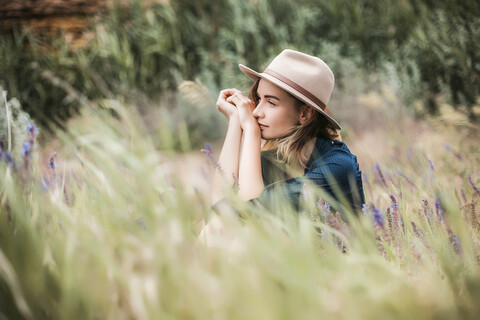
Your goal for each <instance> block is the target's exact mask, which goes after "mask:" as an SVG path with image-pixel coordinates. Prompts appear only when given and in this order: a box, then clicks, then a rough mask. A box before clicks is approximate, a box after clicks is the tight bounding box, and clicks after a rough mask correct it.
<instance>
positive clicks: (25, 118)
mask: <svg viewBox="0 0 480 320" xmlns="http://www.w3.org/2000/svg"><path fill="white" fill-rule="evenodd" d="M0 99H1V100H0V106H1V107H0V141H2V142H3V146H4V149H5V150H7V149H8V148H9V147H10V150H11V151H12V153H13V154H14V155H19V154H20V150H21V147H22V143H23V142H24V141H27V138H28V134H27V130H26V128H27V126H28V124H29V123H31V122H32V119H31V118H30V115H29V114H28V113H26V112H25V111H23V109H22V106H21V105H20V102H19V101H18V100H17V99H16V98H12V99H10V100H7V92H5V91H4V90H3V88H2V87H1V86H0ZM5 104H6V105H5ZM7 110H8V116H7ZM9 127H10V128H9ZM9 130H10V137H9V133H8V131H9ZM9 138H10V141H9Z"/></svg>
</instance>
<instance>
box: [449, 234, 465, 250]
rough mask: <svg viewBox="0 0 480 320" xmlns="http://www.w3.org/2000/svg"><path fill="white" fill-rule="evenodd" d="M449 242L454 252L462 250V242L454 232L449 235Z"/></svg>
mask: <svg viewBox="0 0 480 320" xmlns="http://www.w3.org/2000/svg"><path fill="white" fill-rule="evenodd" d="M449 240H450V243H451V244H452V246H453V250H455V252H456V253H461V252H462V244H461V243H460V240H459V239H458V237H457V236H456V235H455V234H453V233H452V234H451V235H450V238H449Z"/></svg>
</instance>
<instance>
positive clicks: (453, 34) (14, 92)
mask: <svg viewBox="0 0 480 320" xmlns="http://www.w3.org/2000/svg"><path fill="white" fill-rule="evenodd" d="M0 20H1V24H0V28H1V29H0V56H1V57H2V59H1V60H0V85H1V86H2V87H3V89H4V90H6V91H7V92H8V97H7V99H11V98H13V97H15V98H16V99H18V102H19V104H20V105H21V106H19V108H20V109H19V110H22V112H24V113H26V114H27V115H28V116H29V117H31V118H33V119H34V120H35V121H36V122H37V123H38V124H40V125H41V127H43V128H57V127H60V128H65V127H66V126H67V121H68V120H69V119H71V118H72V117H76V116H77V115H78V112H79V110H80V108H81V107H82V106H84V105H95V106H96V107H99V108H102V106H105V105H106V104H108V103H111V102H112V100H114V101H118V102H120V103H122V104H124V105H128V106H129V107H130V108H135V109H136V110H138V112H139V113H140V115H141V117H142V119H143V121H144V124H145V127H146V129H147V130H148V131H147V132H148V133H149V134H150V135H152V136H153V137H156V136H158V135H159V134H160V133H159V132H164V131H165V130H168V131H169V132H171V138H172V139H169V142H168V146H165V145H162V143H163V142H162V141H165V139H160V138H158V139H154V140H155V141H156V144H157V147H158V148H165V147H173V148H175V149H177V150H183V151H188V150H191V148H198V147H199V146H200V145H203V143H205V142H207V141H209V142H211V141H216V140H218V139H219V138H221V137H222V136H223V134H224V132H225V131H224V130H225V121H223V120H222V119H221V116H220V115H219V114H218V112H217V111H216V108H215V106H214V101H215V100H216V95H217V93H218V91H219V90H220V89H222V88H226V87H237V88H239V89H242V90H246V89H247V88H248V86H249V85H250V82H249V80H248V79H246V77H245V76H244V75H243V74H242V73H241V72H240V71H239V70H238V67H237V65H238V63H242V64H246V65H248V66H250V67H252V68H254V69H256V70H263V68H264V67H265V66H266V65H267V64H268V63H269V61H271V59H272V58H273V57H274V56H276V55H277V54H278V53H279V52H280V51H281V50H283V49H285V48H291V49H296V50H300V51H303V52H306V53H309V54H312V55H315V56H318V57H321V58H322V59H323V60H325V61H326V62H327V64H328V65H329V66H330V67H331V68H332V70H333V71H334V73H335V75H336V87H335V92H334V94H333V98H332V102H331V104H330V106H329V108H330V109H331V110H332V111H333V114H334V116H335V117H336V118H338V119H339V121H340V123H342V124H343V126H344V128H345V130H344V132H343V134H344V136H346V137H348V135H349V134H353V133H355V132H357V133H358V132H362V131H364V130H365V129H366V128H372V127H378V126H383V125H385V121H386V118H388V117H393V118H396V117H397V116H398V115H397V113H398V112H401V113H402V114H405V113H406V114H408V115H409V116H411V117H413V118H416V119H425V118H432V117H433V118H436V119H442V121H447V122H449V123H454V125H463V126H465V125H466V126H471V125H476V124H478V120H479V119H480V117H479V116H480V102H479V93H480V4H479V2H478V1H474V0H470V1H469V0H462V1H454V0H442V1H420V0H402V1H394V0H336V1H327V0H297V1H290V0H245V1H233V0H215V1H212V0H196V1H190V0H175V1H173V0H172V1H167V0H148V1H147V0H146V1H140V0H138V1H128V0H123V1H114V0H70V1H58V0H39V1H15V0H13V1H12V0H0ZM14 116H15V115H14ZM24 117H26V115H24ZM2 136H5V133H2ZM43 136H44V137H45V135H43Z"/></svg>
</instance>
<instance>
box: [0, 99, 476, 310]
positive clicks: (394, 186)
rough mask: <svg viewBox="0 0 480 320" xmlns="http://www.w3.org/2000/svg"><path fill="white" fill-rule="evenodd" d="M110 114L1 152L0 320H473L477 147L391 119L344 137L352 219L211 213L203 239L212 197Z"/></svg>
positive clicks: (169, 155) (123, 113) (463, 138)
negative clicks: (358, 193) (360, 199)
mask: <svg viewBox="0 0 480 320" xmlns="http://www.w3.org/2000/svg"><path fill="white" fill-rule="evenodd" d="M110 108H111V109H113V110H110V111H113V112H114V113H115V115H116V117H115V118H112V117H111V112H108V114H107V112H105V111H98V110H96V111H92V110H91V109H88V108H85V110H84V114H83V115H82V117H79V118H78V119H77V120H75V121H72V123H71V124H69V126H68V127H69V131H68V133H62V132H59V133H58V134H59V136H61V143H59V145H60V147H59V148H58V153H57V155H52V157H51V159H50V161H48V160H44V156H43V154H44V153H45V152H46V151H42V150H40V151H39V152H33V153H30V152H26V153H25V152H24V153H23V159H22V158H19V157H17V159H16V161H17V162H13V161H12V160H9V158H8V157H6V156H5V157H3V162H2V164H1V165H0V177H1V178H0V181H1V198H0V200H1V206H0V248H1V251H0V314H1V315H2V317H3V316H4V317H6V318H11V319H20V318H26V319H32V318H35V319H147V318H151V319H174V318H182V319H319V318H325V317H327V318H342V319H365V318H376V319H386V318H405V319H407V318H408V319H412V318H415V319H420V318H421V319H429V318H432V319H433V318H435V319H439V318H444V319H455V318H458V319H460V318H461V319H478V317H479V315H480V305H479V304H478V301H479V299H480V270H479V258H480V233H479V228H480V224H479V222H480V215H479V213H478V199H479V197H480V192H479V190H478V189H479V188H480V175H479V172H478V145H477V144H475V143H472V141H471V140H469V139H470V138H468V136H467V135H466V134H464V133H462V132H461V131H458V130H453V129H452V128H449V127H448V126H442V127H441V128H439V129H441V131H440V130H439V129H437V131H435V130H433V129H432V128H431V127H430V126H427V125H425V124H423V125H421V124H419V123H415V122H413V121H411V120H409V119H408V118H404V117H395V116H391V117H392V120H389V121H390V122H389V123H390V124H391V123H394V122H393V121H395V126H392V127H390V128H388V126H385V127H378V128H377V129H376V130H373V129H368V130H367V129H366V130H365V132H364V133H363V134H362V135H361V136H355V137H354V136H353V134H350V136H347V137H346V139H347V140H349V146H350V149H352V151H353V152H354V153H356V154H357V155H358V156H359V160H360V164H361V166H362V168H361V169H362V170H363V172H364V184H365V185H364V186H365V193H366V197H367V202H368V203H367V206H366V208H365V210H364V212H362V213H360V215H359V217H358V218H354V219H351V222H350V223H348V224H347V223H345V222H344V220H345V219H342V217H341V216H340V215H335V214H334V213H331V212H329V211H328V210H326V208H325V207H326V206H325V205H324V204H323V203H321V202H319V203H318V205H317V206H313V207H311V208H310V210H306V211H305V212H303V213H300V214H297V213H294V212H291V214H287V215H280V214H275V213H274V214H270V213H267V212H260V211H259V210H257V211H254V213H253V214H252V213H250V214H249V213H248V211H249V210H246V214H245V215H244V218H245V219H244V220H239V219H237V218H236V217H231V216H228V215H225V216H221V217H220V219H221V220H222V221H223V224H224V236H218V237H215V238H213V237H210V238H207V239H204V238H202V237H200V238H199V234H200V231H201V229H202V226H203V224H204V223H205V222H206V221H208V219H209V218H210V217H211V216H212V215H213V213H212V211H211V209H210V203H209V200H208V190H194V191H195V192H191V191H192V190H191V188H188V183H189V182H192V179H193V177H190V176H187V177H185V174H184V173H185V171H187V170H188V169H189V168H185V167H182V165H181V164H179V163H184V162H179V161H177V160H178V158H177V157H176V156H175V154H174V153H173V152H168V151H165V150H164V151H158V150H157V149H156V148H155V147H154V143H153V142H152V140H151V137H150V136H149V135H147V134H145V132H144V130H142V129H141V128H142V126H140V125H139V123H140V122H139V120H138V117H137V115H136V114H134V113H133V112H132V111H131V109H133V108H124V107H123V106H122V105H121V104H118V103H117V104H112V105H111V106H110ZM127 110H129V111H127ZM34 133H35V132H34V130H31V133H30V134H31V135H34ZM160 135H162V133H160ZM32 137H33V136H32ZM160 138H162V137H160ZM165 139H167V140H168V137H165ZM32 141H34V140H32ZM350 141H351V142H350ZM447 143H448V144H447ZM4 151H5V150H4ZM27 151H28V150H27ZM46 159H48V157H47V158H46ZM206 164H207V163H206V162H205V165H206ZM199 168H201V166H199ZM203 168H205V166H203ZM199 170H201V169H199ZM205 173H206V174H205V179H207V176H208V170H206V172H205ZM198 176H202V174H199V175H198ZM181 177H183V179H182V178H181ZM185 181H186V182H185ZM227 235H230V236H233V237H234V239H232V240H233V241H230V240H228V236H227Z"/></svg>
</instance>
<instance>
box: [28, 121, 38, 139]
mask: <svg viewBox="0 0 480 320" xmlns="http://www.w3.org/2000/svg"><path fill="white" fill-rule="evenodd" d="M27 131H28V132H30V134H31V135H34V136H36V135H38V128H37V127H36V126H35V124H34V123H33V122H30V123H29V124H28V125H27Z"/></svg>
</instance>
